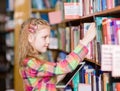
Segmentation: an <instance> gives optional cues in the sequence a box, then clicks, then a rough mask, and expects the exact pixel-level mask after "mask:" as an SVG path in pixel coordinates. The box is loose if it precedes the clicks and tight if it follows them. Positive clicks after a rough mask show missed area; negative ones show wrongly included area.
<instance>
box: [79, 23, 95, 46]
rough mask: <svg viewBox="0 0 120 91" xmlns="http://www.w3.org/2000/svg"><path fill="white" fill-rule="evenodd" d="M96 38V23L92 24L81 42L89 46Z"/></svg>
mask: <svg viewBox="0 0 120 91" xmlns="http://www.w3.org/2000/svg"><path fill="white" fill-rule="evenodd" d="M95 36H96V27H95V23H91V25H90V27H89V29H88V31H87V32H86V33H85V35H84V38H83V39H82V40H80V42H81V43H83V44H84V45H86V46H87V45H88V43H89V42H90V41H92V40H93V39H94V38H95Z"/></svg>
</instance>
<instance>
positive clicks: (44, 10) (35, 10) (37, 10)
mask: <svg viewBox="0 0 120 91" xmlns="http://www.w3.org/2000/svg"><path fill="white" fill-rule="evenodd" d="M53 11H55V9H43V10H39V9H32V13H37V12H39V13H48V12H53Z"/></svg>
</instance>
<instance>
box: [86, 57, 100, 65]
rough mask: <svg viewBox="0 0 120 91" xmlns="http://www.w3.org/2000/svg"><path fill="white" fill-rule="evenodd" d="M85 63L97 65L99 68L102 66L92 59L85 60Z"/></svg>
mask: <svg viewBox="0 0 120 91" xmlns="http://www.w3.org/2000/svg"><path fill="white" fill-rule="evenodd" d="M84 61H87V62H90V63H93V64H95V65H97V66H99V67H100V66H101V65H100V64H99V63H97V62H96V61H95V60H92V59H88V58H85V59H84Z"/></svg>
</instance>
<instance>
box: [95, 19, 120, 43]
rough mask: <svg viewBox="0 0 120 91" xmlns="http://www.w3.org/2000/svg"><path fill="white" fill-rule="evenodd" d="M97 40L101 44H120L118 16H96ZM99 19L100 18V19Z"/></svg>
mask: <svg viewBox="0 0 120 91" xmlns="http://www.w3.org/2000/svg"><path fill="white" fill-rule="evenodd" d="M98 19H99V20H97V19H96V23H97V22H98V21H100V22H101V23H100V22H99V24H98V23H97V37H98V38H97V41H99V42H100V43H101V44H120V33H119V32H120V31H119V30H120V18H108V17H106V18H105V17H103V18H98ZM100 19H101V20H100Z"/></svg>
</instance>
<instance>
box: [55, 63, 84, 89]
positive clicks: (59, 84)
mask: <svg viewBox="0 0 120 91" xmlns="http://www.w3.org/2000/svg"><path fill="white" fill-rule="evenodd" d="M84 64H85V62H81V63H80V64H79V65H78V66H77V67H76V69H75V70H74V71H72V72H70V73H67V74H66V75H65V76H64V77H63V79H62V80H60V81H58V82H57V83H56V88H65V87H66V86H68V84H69V83H70V81H71V80H72V79H73V77H74V76H75V75H76V74H77V72H79V70H80V69H81V68H82V67H83V66H84Z"/></svg>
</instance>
